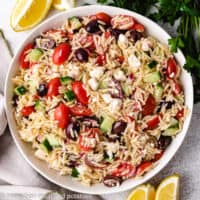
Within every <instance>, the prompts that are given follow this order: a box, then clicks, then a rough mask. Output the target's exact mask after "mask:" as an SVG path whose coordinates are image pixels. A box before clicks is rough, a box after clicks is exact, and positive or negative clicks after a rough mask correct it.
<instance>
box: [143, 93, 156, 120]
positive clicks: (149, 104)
mask: <svg viewBox="0 0 200 200" xmlns="http://www.w3.org/2000/svg"><path fill="white" fill-rule="evenodd" d="M155 107H156V101H155V98H154V97H153V96H152V95H151V94H150V95H149V97H148V99H147V101H146V104H145V105H144V106H143V108H142V114H143V116H146V115H151V114H153V112H154V110H155Z"/></svg>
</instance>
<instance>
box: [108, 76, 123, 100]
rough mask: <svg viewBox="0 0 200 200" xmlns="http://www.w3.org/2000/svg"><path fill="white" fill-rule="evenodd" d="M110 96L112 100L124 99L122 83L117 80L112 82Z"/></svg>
mask: <svg viewBox="0 0 200 200" xmlns="http://www.w3.org/2000/svg"><path fill="white" fill-rule="evenodd" d="M110 94H111V96H112V98H119V99H122V98H123V96H124V93H123V90H122V86H121V84H120V81H118V80H115V79H113V80H112V87H111V89H110Z"/></svg>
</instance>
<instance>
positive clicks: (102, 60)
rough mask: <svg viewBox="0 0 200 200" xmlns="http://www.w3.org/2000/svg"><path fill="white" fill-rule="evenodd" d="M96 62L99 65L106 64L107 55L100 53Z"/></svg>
mask: <svg viewBox="0 0 200 200" xmlns="http://www.w3.org/2000/svg"><path fill="white" fill-rule="evenodd" d="M96 64H98V65H99V66H102V65H105V64H106V56H105V55H104V54H103V55H98V56H97V60H96Z"/></svg>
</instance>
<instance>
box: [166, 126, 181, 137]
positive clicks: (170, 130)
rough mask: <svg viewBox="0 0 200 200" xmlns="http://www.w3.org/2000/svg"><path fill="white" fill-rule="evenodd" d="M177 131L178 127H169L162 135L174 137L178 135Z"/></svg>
mask: <svg viewBox="0 0 200 200" xmlns="http://www.w3.org/2000/svg"><path fill="white" fill-rule="evenodd" d="M178 131H179V128H178V127H171V128H170V127H169V128H167V129H166V130H165V131H164V132H163V133H162V135H164V136H174V135H176V134H177V133H178Z"/></svg>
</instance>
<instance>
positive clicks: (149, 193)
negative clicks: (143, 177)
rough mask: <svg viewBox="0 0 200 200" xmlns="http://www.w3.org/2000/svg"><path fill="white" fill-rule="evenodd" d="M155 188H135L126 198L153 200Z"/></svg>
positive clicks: (149, 186)
mask: <svg viewBox="0 0 200 200" xmlns="http://www.w3.org/2000/svg"><path fill="white" fill-rule="evenodd" d="M154 199H155V188H154V187H153V186H151V185H149V184H148V185H141V186H139V187H137V188H135V189H134V190H133V191H132V192H131V193H130V194H129V196H128V198H127V200H154Z"/></svg>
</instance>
